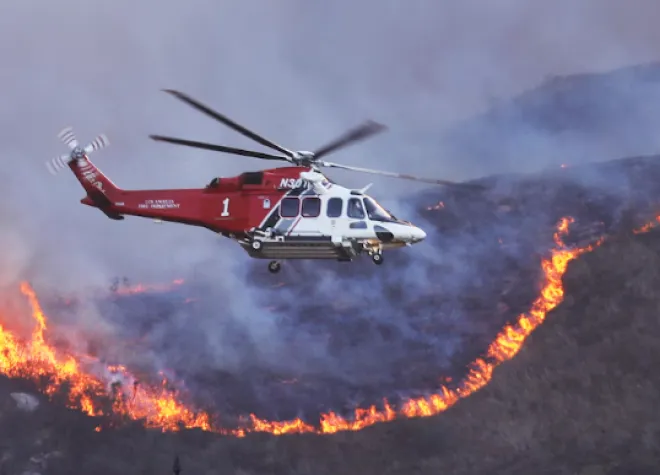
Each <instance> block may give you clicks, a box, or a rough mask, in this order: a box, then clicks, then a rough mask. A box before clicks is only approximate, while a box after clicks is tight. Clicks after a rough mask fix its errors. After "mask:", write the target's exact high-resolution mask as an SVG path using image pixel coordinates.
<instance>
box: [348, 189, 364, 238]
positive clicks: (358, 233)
mask: <svg viewBox="0 0 660 475" xmlns="http://www.w3.org/2000/svg"><path fill="white" fill-rule="evenodd" d="M346 216H347V217H348V219H347V220H346V222H347V228H348V229H346V230H345V231H344V235H345V236H346V237H350V238H358V239H363V238H368V237H370V236H371V233H370V232H369V226H368V225H367V213H366V212H365V210H364V205H363V203H362V200H361V199H360V198H349V199H348V206H347V207H346Z"/></svg>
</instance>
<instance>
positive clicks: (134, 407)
mask: <svg viewBox="0 0 660 475" xmlns="http://www.w3.org/2000/svg"><path fill="white" fill-rule="evenodd" d="M572 222H573V219H572V218H563V219H562V220H560V222H559V223H558V225H557V232H556V233H555V234H554V241H555V244H556V248H554V249H552V250H551V255H550V257H549V258H546V259H543V261H542V268H543V271H544V281H543V285H542V288H541V292H540V295H539V296H538V298H537V299H536V301H535V302H534V303H533V305H532V307H531V309H530V310H529V312H527V313H525V314H522V315H520V316H519V317H518V320H517V323H515V324H513V325H508V326H506V327H505V328H504V329H503V330H502V331H501V332H500V334H499V335H498V336H497V338H496V339H495V340H494V341H493V343H491V345H490V346H489V348H488V351H487V352H486V354H485V355H484V356H483V357H481V358H479V359H477V360H476V361H474V362H473V363H472V364H471V366H470V368H469V372H468V374H467V376H466V377H465V378H464V379H463V380H462V381H461V382H460V384H459V385H458V386H457V388H456V389H449V388H448V387H446V386H441V388H440V389H439V390H438V392H437V394H434V395H432V396H430V397H427V398H417V399H411V400H409V401H407V402H406V403H405V404H403V405H402V407H401V408H400V409H398V410H397V409H395V408H393V407H392V406H391V405H390V404H389V403H388V402H387V401H386V400H385V401H384V404H383V409H378V408H377V407H376V406H375V405H374V406H371V407H369V408H367V409H356V410H355V412H354V415H353V418H352V420H348V419H345V418H343V417H341V416H339V415H338V414H336V413H334V412H330V413H327V414H322V415H321V417H320V421H319V424H318V426H316V427H315V426H312V425H310V424H307V423H305V422H304V421H302V420H301V419H294V420H291V421H267V420H262V419H259V418H257V417H256V416H255V415H254V414H250V416H249V417H248V418H247V419H246V420H244V421H243V422H244V423H245V427H243V428H237V429H224V428H219V427H215V426H214V425H212V423H211V417H210V415H209V414H207V413H204V412H198V411H194V410H192V409H189V408H188V407H187V406H186V405H185V404H184V403H182V402H179V397H180V395H179V394H178V393H176V392H174V391H170V390H167V389H166V388H165V387H164V385H165V384H163V387H162V388H153V387H147V388H140V389H135V391H134V393H133V394H132V396H131V397H128V395H127V394H126V393H125V392H124V393H121V392H120V394H119V395H117V394H115V393H113V392H111V391H110V390H108V388H107V387H106V386H107V384H105V383H104V381H106V382H107V374H109V373H114V374H117V373H118V374H119V375H120V376H121V377H122V378H123V379H124V380H125V381H129V382H130V381H133V384H134V388H137V381H136V380H135V379H134V378H133V377H132V376H131V375H130V373H129V372H128V371H127V370H126V369H125V368H123V367H111V366H106V367H105V368H103V369H104V370H105V373H104V374H106V376H105V377H104V376H101V375H100V374H101V373H100V372H99V371H98V368H97V371H96V373H95V372H94V371H91V370H90V371H88V370H87V369H84V368H83V367H82V365H81V364H80V363H78V360H77V359H76V358H75V357H74V356H72V355H64V354H60V353H58V351H57V350H56V349H54V348H53V347H51V346H49V345H48V343H47V342H46V339H45V334H46V331H47V323H46V317H45V315H44V313H43V311H42V309H41V307H40V305H39V302H38V300H37V297H36V295H35V293H34V291H33V290H32V289H31V288H30V286H29V285H28V284H23V285H22V286H21V291H22V292H23V294H24V295H25V296H26V297H27V298H28V301H29V303H30V305H31V307H32V316H33V318H34V319H35V321H36V327H35V329H34V331H33V333H32V338H31V339H30V340H29V341H27V342H21V341H19V339H18V338H17V337H15V336H14V335H13V334H12V333H10V332H8V331H7V330H6V329H5V328H3V327H2V326H0V372H2V373H4V374H5V375H8V376H10V377H22V378H29V379H32V380H35V381H38V382H39V381H41V380H42V379H43V378H44V377H49V382H48V383H47V384H46V385H45V386H43V387H42V390H43V392H44V393H45V394H47V395H49V396H50V395H53V394H54V393H55V392H56V391H57V390H58V389H59V388H60V387H62V386H63V384H64V383H65V382H68V385H69V386H70V388H71V389H70V392H69V394H70V405H71V407H76V408H79V409H80V410H82V411H84V412H85V413H87V414H89V415H92V416H95V415H103V411H102V409H101V408H100V407H99V403H98V402H97V401H98V400H99V396H105V397H109V398H110V399H111V401H112V409H111V410H112V412H113V413H115V414H119V415H123V416H126V417H128V418H131V419H135V420H143V421H144V423H145V425H146V426H148V427H158V428H161V429H162V430H163V431H169V430H178V429H179V428H180V427H189V428H192V427H197V428H201V429H203V430H208V431H214V432H219V433H223V434H228V435H234V436H237V437H242V436H244V435H245V434H246V433H248V432H268V433H271V434H274V435H280V434H287V433H304V432H313V433H321V434H330V433H335V432H339V431H347V430H350V431H356V430H360V429H363V428H365V427H367V426H371V425H374V424H377V423H380V422H386V421H392V420H394V419H396V418H401V417H406V418H412V417H426V416H431V415H434V414H438V413H440V412H443V411H444V410H446V409H447V408H449V407H451V406H452V405H453V404H455V403H456V402H457V401H458V400H459V399H462V398H465V397H467V396H469V395H470V394H472V393H474V392H475V391H477V390H479V389H480V388H482V387H484V386H485V385H486V384H488V382H489V381H490V379H491V377H492V374H493V370H494V369H495V367H496V366H498V365H499V364H501V363H503V362H505V361H507V360H510V359H511V358H513V357H514V356H515V355H516V354H517V353H518V351H519V350H520V349H521V348H522V345H523V343H524V341H525V339H526V338H527V336H528V335H529V334H530V333H531V332H532V331H533V330H534V329H535V328H536V327H538V326H539V325H540V324H541V323H542V322H543V321H544V319H545V317H546V315H547V314H548V312H549V311H551V310H552V309H554V308H555V307H556V306H557V305H559V304H560V303H561V301H562V300H563V296H564V291H563V288H562V282H561V279H562V277H563V275H564V273H565V272H566V269H567V267H568V263H569V262H570V261H572V260H573V259H575V258H577V257H578V256H580V255H581V254H583V253H585V252H589V251H591V250H593V249H594V248H595V247H596V246H598V245H600V244H601V243H602V240H601V241H599V242H597V243H596V244H594V245H591V246H588V247H583V248H573V249H570V248H567V247H566V246H565V245H564V244H563V241H562V237H563V236H565V235H566V234H567V232H568V227H569V225H570V224H571V223H572ZM658 222H660V218H659V219H658ZM79 359H80V358H79ZM95 374H96V375H95ZM445 381H447V379H445ZM164 383H165V382H164ZM95 430H100V426H99V427H97V428H96V429H95Z"/></svg>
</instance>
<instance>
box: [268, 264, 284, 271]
mask: <svg viewBox="0 0 660 475" xmlns="http://www.w3.org/2000/svg"><path fill="white" fill-rule="evenodd" d="M281 268H282V265H281V264H280V263H279V261H270V262H269V263H268V270H269V271H270V272H271V273H272V274H277V273H278V272H279V271H280V269H281Z"/></svg>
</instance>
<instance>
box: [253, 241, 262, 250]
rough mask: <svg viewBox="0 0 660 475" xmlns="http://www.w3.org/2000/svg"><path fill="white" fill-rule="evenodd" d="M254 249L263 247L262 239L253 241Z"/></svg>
mask: <svg viewBox="0 0 660 475" xmlns="http://www.w3.org/2000/svg"><path fill="white" fill-rule="evenodd" d="M252 249H254V250H255V251H258V250H259V249H261V241H252Z"/></svg>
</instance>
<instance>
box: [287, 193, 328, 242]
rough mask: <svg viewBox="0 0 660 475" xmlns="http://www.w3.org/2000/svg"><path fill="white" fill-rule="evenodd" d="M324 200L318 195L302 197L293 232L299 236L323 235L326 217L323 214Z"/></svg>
mask: <svg viewBox="0 0 660 475" xmlns="http://www.w3.org/2000/svg"><path fill="white" fill-rule="evenodd" d="M321 207H322V202H321V198H319V197H318V196H304V197H302V198H301V199H300V215H299V217H298V220H297V222H296V225H295V227H294V229H293V232H292V233H291V234H295V235H298V236H322V235H324V234H325V235H327V232H323V231H324V229H323V228H324V226H323V224H324V221H325V220H324V218H323V216H322V215H321Z"/></svg>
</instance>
